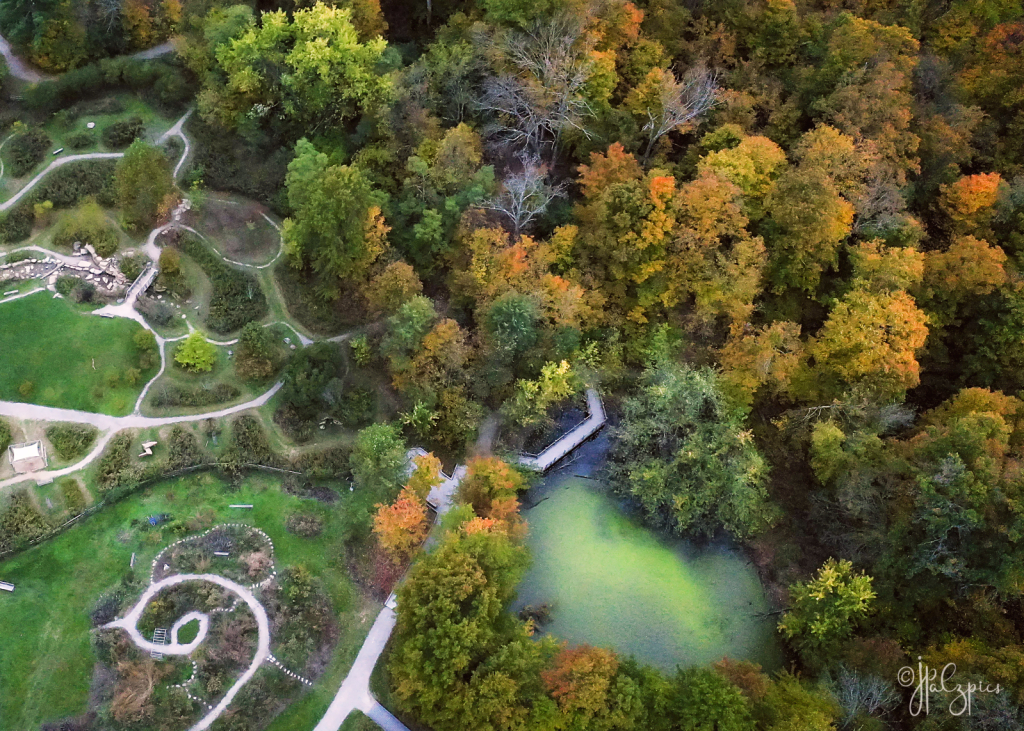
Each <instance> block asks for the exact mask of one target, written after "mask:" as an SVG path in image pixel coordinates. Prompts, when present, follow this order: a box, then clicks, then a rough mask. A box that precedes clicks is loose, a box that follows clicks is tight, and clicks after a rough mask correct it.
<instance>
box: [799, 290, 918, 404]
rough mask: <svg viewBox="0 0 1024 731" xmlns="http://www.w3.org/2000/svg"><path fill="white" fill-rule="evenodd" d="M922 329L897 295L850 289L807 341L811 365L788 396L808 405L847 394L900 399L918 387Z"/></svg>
mask: <svg viewBox="0 0 1024 731" xmlns="http://www.w3.org/2000/svg"><path fill="white" fill-rule="evenodd" d="M927 323H928V316H927V315H925V313H924V312H922V311H921V310H920V309H918V307H917V304H916V303H915V302H914V298H913V297H911V296H910V295H909V294H907V293H906V292H905V291H903V290H897V291H895V292H874V291H870V290H868V289H864V288H856V289H854V290H852V291H851V292H849V293H848V294H847V295H846V296H845V297H843V299H841V300H840V301H839V303H838V304H837V305H836V306H835V308H834V309H833V310H832V312H831V313H830V314H829V317H828V320H826V321H825V325H824V326H823V327H822V329H821V331H820V332H819V333H818V336H817V337H816V338H812V340H811V342H810V344H809V345H808V347H807V353H808V355H810V356H811V358H812V359H813V363H814V365H813V367H810V368H806V369H804V372H803V373H801V376H800V377H799V384H797V383H794V388H793V389H792V390H794V391H797V392H798V395H799V396H800V397H804V398H809V399H810V400H813V401H827V400H831V399H833V398H840V397H842V396H844V395H846V394H849V393H850V392H852V391H856V392H859V393H861V394H863V395H866V396H869V397H871V398H874V399H877V400H880V401H885V400H890V399H898V398H902V396H903V394H905V393H906V391H907V389H910V388H913V387H915V386H917V385H918V383H920V381H921V368H920V365H919V364H918V362H917V351H918V350H920V349H921V348H922V347H923V346H924V341H925V339H926V338H927V337H928V326H927ZM794 380H797V379H794Z"/></svg>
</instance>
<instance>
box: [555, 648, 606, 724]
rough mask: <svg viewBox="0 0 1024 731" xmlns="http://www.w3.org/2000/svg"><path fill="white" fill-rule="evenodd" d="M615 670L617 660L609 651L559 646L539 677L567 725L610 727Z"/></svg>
mask: <svg viewBox="0 0 1024 731" xmlns="http://www.w3.org/2000/svg"><path fill="white" fill-rule="evenodd" d="M618 669H619V660H618V658H617V657H616V656H615V653H614V652H612V651H611V650H606V649H604V648H601V647H591V646H590V645H580V646H579V647H563V648H562V650H561V652H559V653H558V654H557V655H556V656H555V658H554V661H553V666H552V667H551V668H550V669H548V670H544V671H542V672H541V679H542V680H543V681H544V686H545V688H546V689H547V691H548V693H550V694H551V697H552V698H554V699H555V701H556V702H557V703H558V710H559V711H561V712H562V714H563V715H564V716H566V718H567V721H568V723H567V727H568V728H573V729H577V728H580V729H583V728H614V727H617V724H615V723H614V721H615V720H616V719H615V715H616V714H615V711H616V710H617V709H616V708H615V706H617V705H618V704H617V703H616V702H615V701H616V700H617V699H616V696H618V693H616V690H618V689H617V688H616V685H617V684H616V682H615V681H616V676H617V673H618Z"/></svg>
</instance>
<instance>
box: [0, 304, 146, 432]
mask: <svg viewBox="0 0 1024 731" xmlns="http://www.w3.org/2000/svg"><path fill="white" fill-rule="evenodd" d="M141 329H142V326H141V325H139V324H138V323H137V322H134V321H132V320H128V319H125V318H104V317H97V316H95V315H88V314H85V313H82V312H78V311H76V310H75V309H74V308H73V307H72V305H70V304H69V303H68V302H67V301H65V300H62V299H53V295H52V294H51V293H49V292H39V293H38V294H33V295H30V296H28V297H24V298H22V299H19V300H16V301H14V302H4V303H0V400H4V401H22V402H26V403H32V404H41V405H43V406H57V407H60V408H67V409H79V410H81V411H96V412H100V413H103V414H112V415H114V416H122V415H124V414H128V413H131V410H132V408H133V407H134V406H135V399H136V398H138V395H139V392H140V391H142V388H143V386H144V385H145V383H146V381H147V380H148V379H149V378H151V377H152V376H153V375H154V374H155V373H156V367H154V368H151V369H149V370H148V371H144V372H143V373H142V376H141V378H140V379H139V380H138V382H137V383H136V384H135V385H134V386H130V385H128V384H127V383H125V381H124V374H125V372H126V371H127V370H128V369H129V368H135V367H137V364H138V352H137V349H136V347H135V343H134V342H133V341H132V338H133V337H134V336H135V334H136V333H137V332H138V331H139V330H141ZM94 364H95V367H93V366H94ZM111 374H117V375H118V383H117V384H116V385H115V386H113V387H111V386H110V382H109V381H108V378H109V377H110V376H111ZM26 382H28V383H31V384H32V388H31V390H30V391H29V392H28V394H27V395H23V394H22V393H21V392H20V391H19V388H20V387H21V386H22V384H24V383H26Z"/></svg>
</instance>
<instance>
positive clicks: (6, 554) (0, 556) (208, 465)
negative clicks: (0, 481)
mask: <svg viewBox="0 0 1024 731" xmlns="http://www.w3.org/2000/svg"><path fill="white" fill-rule="evenodd" d="M219 467H238V468H245V469H253V470H261V471H264V472H276V473H280V474H286V475H299V476H301V475H302V474H303V473H301V472H296V471H295V470H286V469H283V468H281V467H271V466H269V465H265V464H252V463H250V462H242V463H238V462H204V463H203V464H197V465H192V466H191V467H183V468H181V469H180V470H174V471H172V472H165V473H163V474H161V475H158V476H156V477H151V478H149V479H148V480H143V481H142V482H140V483H139V484H138V485H136V486H135V487H134V488H133V489H132V490H131V492H130V493H126V494H125V496H127V495H129V494H131V493H134V492H136V491H138V490H141V489H142V488H145V487H149V486H150V485H155V484H156V483H158V482H162V481H163V480H170V479H173V478H175V477H180V476H181V475H187V474H190V473H192V472H199V471H202V470H212V469H217V468H219ZM115 502H116V501H115ZM106 505H107V501H106V500H101V501H100V502H98V503H96V504H95V505H93V506H92V507H91V508H87V509H86V510H83V511H82V512H81V513H79V514H78V515H76V516H75V517H73V518H71V519H70V520H68V521H67V522H65V523H62V524H61V525H59V526H57V527H56V528H54V529H52V530H50V531H48V532H47V533H44V534H43V535H41V536H39V537H37V538H33V539H32V540H31V541H28V542H27V543H24V544H22V545H20V546H16V547H15V548H11V549H9V550H7V551H3V552H0V561H2V560H4V559H6V558H10V557H11V556H13V555H14V554H16V553H21V552H22V551H24V550H27V549H29V548H31V547H32V546H36V545H39V544H40V543H42V542H43V541H48V540H50V539H51V538H55V537H57V536H59V535H60V534H61V533H63V532H64V531H66V530H67V529H68V528H70V527H71V526H73V525H75V524H76V523H78V522H79V521H81V520H82V519H84V518H88V517H89V516H90V515H93V514H94V513H97V512H99V510H101V509H102V508H103V507H104V506H106Z"/></svg>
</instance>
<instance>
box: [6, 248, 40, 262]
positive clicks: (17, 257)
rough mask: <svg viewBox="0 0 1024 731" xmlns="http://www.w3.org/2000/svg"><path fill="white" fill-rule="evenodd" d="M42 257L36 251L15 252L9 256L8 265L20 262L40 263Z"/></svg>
mask: <svg viewBox="0 0 1024 731" xmlns="http://www.w3.org/2000/svg"><path fill="white" fill-rule="evenodd" d="M39 258H40V255H39V254H38V253H36V252H34V251H13V252H11V253H10V254H9V255H8V256H7V263H8V264H15V263H17V262H19V261H39Z"/></svg>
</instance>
